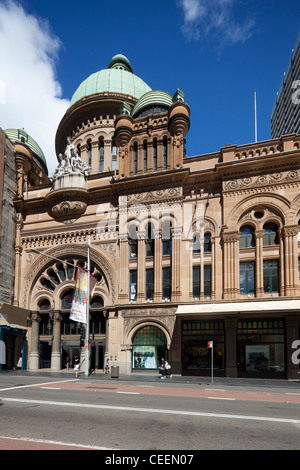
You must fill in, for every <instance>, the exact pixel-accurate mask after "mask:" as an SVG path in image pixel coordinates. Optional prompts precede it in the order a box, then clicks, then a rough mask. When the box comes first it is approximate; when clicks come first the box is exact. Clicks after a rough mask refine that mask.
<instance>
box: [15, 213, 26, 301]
mask: <svg viewBox="0 0 300 470" xmlns="http://www.w3.org/2000/svg"><path fill="white" fill-rule="evenodd" d="M23 225H24V224H23V216H22V214H21V213H18V214H17V224H16V242H15V252H16V262H15V288H14V305H15V306H17V307H18V306H19V292H20V284H21V260H22V251H23V248H22V240H21V230H22V228H23Z"/></svg>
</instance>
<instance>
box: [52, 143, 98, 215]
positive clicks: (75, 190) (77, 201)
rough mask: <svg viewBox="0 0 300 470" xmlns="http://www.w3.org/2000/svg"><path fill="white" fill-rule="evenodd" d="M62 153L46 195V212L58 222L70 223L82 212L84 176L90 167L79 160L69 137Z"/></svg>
mask: <svg viewBox="0 0 300 470" xmlns="http://www.w3.org/2000/svg"><path fill="white" fill-rule="evenodd" d="M67 142H68V145H67V147H66V150H65V153H64V155H62V154H59V160H60V162H59V164H58V166H57V168H56V170H55V172H54V174H53V177H52V179H53V189H52V191H50V193H49V194H48V195H47V196H46V198H45V199H46V202H47V204H48V206H49V207H48V213H49V215H50V216H51V217H53V219H55V220H57V221H58V222H63V223H66V224H70V223H72V222H74V221H75V220H76V219H78V218H79V217H80V216H81V215H82V214H84V212H85V210H86V208H87V202H88V191H87V189H86V188H85V186H86V177H87V176H88V174H89V172H90V168H89V167H87V166H86V164H85V163H84V162H83V161H82V160H81V158H80V157H79V155H78V152H77V149H76V147H75V146H74V145H73V144H72V142H71V138H70V137H68V139H67Z"/></svg>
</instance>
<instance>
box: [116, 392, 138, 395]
mask: <svg viewBox="0 0 300 470" xmlns="http://www.w3.org/2000/svg"><path fill="white" fill-rule="evenodd" d="M117 393H122V394H123V395H140V393H138V392H117Z"/></svg>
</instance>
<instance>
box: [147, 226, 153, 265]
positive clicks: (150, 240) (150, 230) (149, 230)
mask: <svg viewBox="0 0 300 470" xmlns="http://www.w3.org/2000/svg"><path fill="white" fill-rule="evenodd" d="M153 256H154V234H153V228H152V224H148V225H147V227H146V257H147V258H151V257H153Z"/></svg>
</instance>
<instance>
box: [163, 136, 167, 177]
mask: <svg viewBox="0 0 300 470" xmlns="http://www.w3.org/2000/svg"><path fill="white" fill-rule="evenodd" d="M167 162H168V141H167V137H164V138H163V170H166V169H167Z"/></svg>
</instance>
